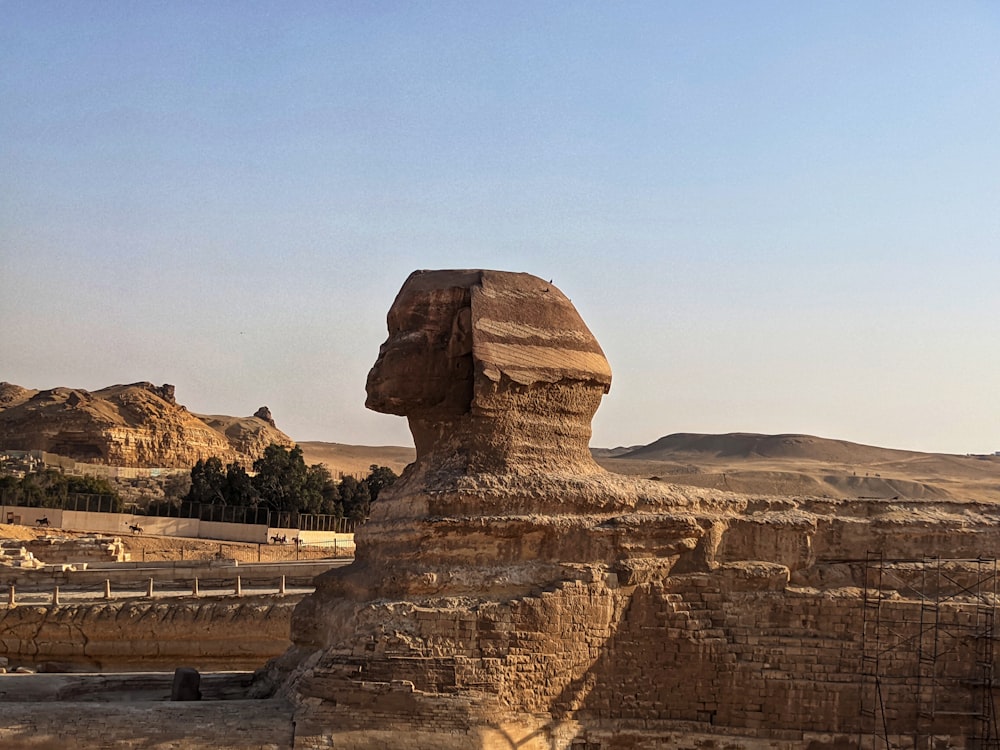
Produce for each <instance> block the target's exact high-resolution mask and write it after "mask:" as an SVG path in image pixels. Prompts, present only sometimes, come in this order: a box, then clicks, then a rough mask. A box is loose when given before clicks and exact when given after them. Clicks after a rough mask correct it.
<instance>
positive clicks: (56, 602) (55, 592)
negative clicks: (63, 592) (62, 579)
mask: <svg viewBox="0 0 1000 750" xmlns="http://www.w3.org/2000/svg"><path fill="white" fill-rule="evenodd" d="M52 605H53V606H59V587H58V586H56V587H55V588H54V589H53V590H52Z"/></svg>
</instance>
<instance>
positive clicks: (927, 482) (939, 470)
mask: <svg viewBox="0 0 1000 750" xmlns="http://www.w3.org/2000/svg"><path fill="white" fill-rule="evenodd" d="M594 455H595V457H596V458H597V460H598V462H599V463H600V464H601V465H602V466H604V467H605V468H606V469H608V470H610V471H615V472H620V473H623V474H638V475H645V476H647V477H656V478H657V479H662V480H663V481H665V482H668V483H670V484H679V485H693V486H697V487H707V488H713V489H720V490H732V491H734V492H746V493H763V494H769V495H786V496H789V495H790V496H827V497H837V498H882V499H887V498H894V497H903V498H939V499H946V498H952V499H967V500H979V501H986V502H998V501H1000V456H992V455H981V456H960V455H951V454H944V453H921V452H917V451H905V450H895V449H891V448H878V447H875V446H871V445H861V444H859V443H852V442H848V441H846V440H834V439H830V438H822V437H816V436H813V435H793V434H790V435H758V434H755V433H742V432H735V433H727V434H723V435H701V434H692V433H677V434H673V435H666V436H665V437H662V438H660V439H659V440H655V441H654V442H652V443H650V444H649V445H640V446H631V447H628V448H613V449H598V450H595V451H594Z"/></svg>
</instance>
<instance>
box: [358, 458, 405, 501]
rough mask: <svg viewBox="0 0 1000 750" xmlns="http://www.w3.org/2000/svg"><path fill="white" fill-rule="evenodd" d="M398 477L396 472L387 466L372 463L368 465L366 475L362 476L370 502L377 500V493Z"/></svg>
mask: <svg viewBox="0 0 1000 750" xmlns="http://www.w3.org/2000/svg"><path fill="white" fill-rule="evenodd" d="M397 479H399V477H398V476H396V472H394V471H393V470H392V469H390V468H389V467H388V466H378V465H377V464H372V465H371V466H369V467H368V476H367V477H365V478H364V483H365V484H366V485H368V494H369V495H371V502H373V503H374V502H375V501H376V500H378V496H379V493H380V492H381V491H382V490H384V489H385V488H386V487H391V486H392V485H393V483H395V481H396V480H397Z"/></svg>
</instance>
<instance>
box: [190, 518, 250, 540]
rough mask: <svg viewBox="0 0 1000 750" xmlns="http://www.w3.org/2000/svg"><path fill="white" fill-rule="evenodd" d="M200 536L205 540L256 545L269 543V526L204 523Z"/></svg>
mask: <svg viewBox="0 0 1000 750" xmlns="http://www.w3.org/2000/svg"><path fill="white" fill-rule="evenodd" d="M198 536H199V537H201V538H203V539H225V540H227V541H230V542H253V543H255V544H257V543H262V542H266V541H267V526H265V525H263V524H260V525H258V524H250V523H221V522H219V521H202V522H201V527H200V528H199V529H198Z"/></svg>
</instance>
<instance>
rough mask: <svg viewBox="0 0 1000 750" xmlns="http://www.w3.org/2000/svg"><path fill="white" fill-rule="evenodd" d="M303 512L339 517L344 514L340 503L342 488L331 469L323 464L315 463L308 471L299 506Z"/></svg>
mask: <svg viewBox="0 0 1000 750" xmlns="http://www.w3.org/2000/svg"><path fill="white" fill-rule="evenodd" d="M298 510H299V512H301V513H323V514H326V515H330V516H337V517H338V518H339V517H340V516H342V515H343V514H344V511H343V508H342V507H341V505H340V490H339V488H338V487H337V483H336V482H335V481H333V476H331V474H330V470H329V469H327V468H326V467H325V466H324V465H323V464H313V465H312V466H310V467H309V468H308V470H307V471H306V483H305V486H304V487H303V493H302V497H301V500H300V502H299V507H298Z"/></svg>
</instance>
